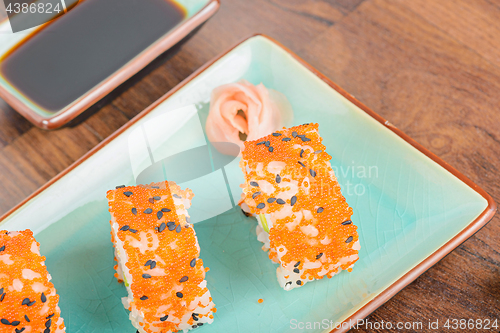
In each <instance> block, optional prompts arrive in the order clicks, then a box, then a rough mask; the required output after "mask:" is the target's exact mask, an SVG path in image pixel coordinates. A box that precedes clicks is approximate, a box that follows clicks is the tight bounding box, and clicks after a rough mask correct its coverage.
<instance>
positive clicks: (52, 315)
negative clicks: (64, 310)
mask: <svg viewBox="0 0 500 333" xmlns="http://www.w3.org/2000/svg"><path fill="white" fill-rule="evenodd" d="M55 315H56V314H55V313H53V314H51V315H50V316H48V317H46V318H47V319H50V318H52V317H54V316H55Z"/></svg>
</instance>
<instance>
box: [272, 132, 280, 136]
mask: <svg viewBox="0 0 500 333" xmlns="http://www.w3.org/2000/svg"><path fill="white" fill-rule="evenodd" d="M273 136H281V133H276V132H275V133H273Z"/></svg>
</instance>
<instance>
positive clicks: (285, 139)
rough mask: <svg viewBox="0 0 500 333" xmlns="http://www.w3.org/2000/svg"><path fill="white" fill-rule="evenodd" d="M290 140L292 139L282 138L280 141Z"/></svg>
mask: <svg viewBox="0 0 500 333" xmlns="http://www.w3.org/2000/svg"><path fill="white" fill-rule="evenodd" d="M290 140H292V139H290V138H283V139H281V141H290Z"/></svg>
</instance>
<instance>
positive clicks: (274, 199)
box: [267, 198, 276, 203]
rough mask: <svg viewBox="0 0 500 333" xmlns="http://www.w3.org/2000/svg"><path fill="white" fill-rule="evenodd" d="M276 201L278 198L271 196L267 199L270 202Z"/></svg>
mask: <svg viewBox="0 0 500 333" xmlns="http://www.w3.org/2000/svg"><path fill="white" fill-rule="evenodd" d="M275 201H276V198H269V199H267V202H268V203H273V202H275Z"/></svg>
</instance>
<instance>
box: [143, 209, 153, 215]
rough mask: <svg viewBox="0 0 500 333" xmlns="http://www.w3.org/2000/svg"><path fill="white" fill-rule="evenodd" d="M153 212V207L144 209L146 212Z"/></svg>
mask: <svg viewBox="0 0 500 333" xmlns="http://www.w3.org/2000/svg"><path fill="white" fill-rule="evenodd" d="M152 212H153V210H152V209H151V208H146V209H145V210H144V214H151V213H152Z"/></svg>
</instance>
